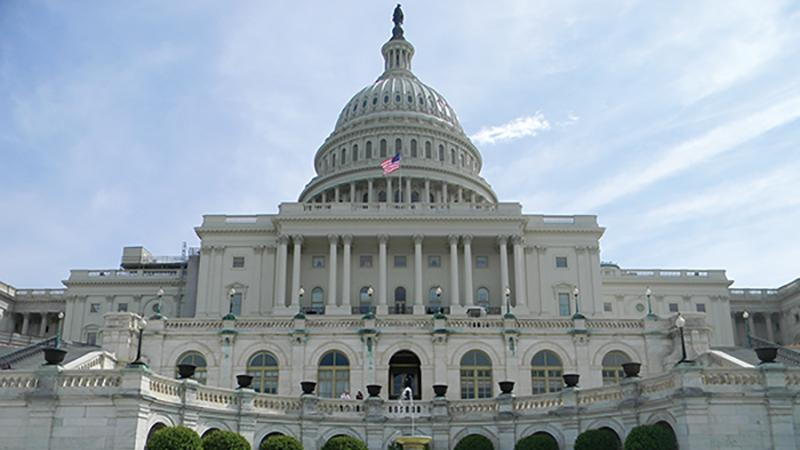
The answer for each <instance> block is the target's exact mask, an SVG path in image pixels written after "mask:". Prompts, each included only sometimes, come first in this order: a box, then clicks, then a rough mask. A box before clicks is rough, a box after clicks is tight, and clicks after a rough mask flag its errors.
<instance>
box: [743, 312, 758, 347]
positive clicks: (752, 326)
mask: <svg viewBox="0 0 800 450" xmlns="http://www.w3.org/2000/svg"><path fill="white" fill-rule="evenodd" d="M754 315H755V314H753V313H750V317H748V318H747V328H748V330H749V331H750V336H755V335H756V322H755V320H754V319H753V316H754ZM748 330H745V333H744V334H745V336H744V340H745V342H747V340H748V339H747V331H748Z"/></svg>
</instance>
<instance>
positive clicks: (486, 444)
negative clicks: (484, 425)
mask: <svg viewBox="0 0 800 450" xmlns="http://www.w3.org/2000/svg"><path fill="white" fill-rule="evenodd" d="M454 450H494V445H493V444H492V441H490V440H489V439H488V438H487V437H485V436H481V435H480V434H470V435H469V436H467V437H465V438H464V439H462V440H460V441H459V442H458V444H456V446H455V449H454Z"/></svg>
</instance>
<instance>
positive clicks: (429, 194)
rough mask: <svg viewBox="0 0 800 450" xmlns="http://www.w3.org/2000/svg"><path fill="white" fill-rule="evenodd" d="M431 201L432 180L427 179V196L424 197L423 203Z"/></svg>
mask: <svg viewBox="0 0 800 450" xmlns="http://www.w3.org/2000/svg"><path fill="white" fill-rule="evenodd" d="M430 202H431V180H429V179H427V178H426V179H425V198H424V199H422V203H430Z"/></svg>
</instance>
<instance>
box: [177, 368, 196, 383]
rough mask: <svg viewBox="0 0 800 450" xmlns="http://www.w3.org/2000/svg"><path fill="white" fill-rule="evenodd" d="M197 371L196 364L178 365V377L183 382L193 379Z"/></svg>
mask: <svg viewBox="0 0 800 450" xmlns="http://www.w3.org/2000/svg"><path fill="white" fill-rule="evenodd" d="M196 369H197V367H196V366H195V365H194V364H178V377H179V378H180V379H181V380H185V379H187V378H192V377H193V376H194V371H195V370H196Z"/></svg>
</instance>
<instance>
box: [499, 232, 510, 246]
mask: <svg viewBox="0 0 800 450" xmlns="http://www.w3.org/2000/svg"><path fill="white" fill-rule="evenodd" d="M497 245H499V246H500V247H505V246H506V245H508V236H506V235H504V234H501V235H499V236H497Z"/></svg>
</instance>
